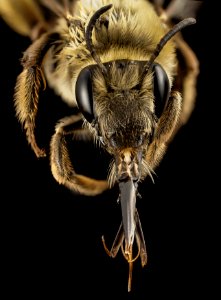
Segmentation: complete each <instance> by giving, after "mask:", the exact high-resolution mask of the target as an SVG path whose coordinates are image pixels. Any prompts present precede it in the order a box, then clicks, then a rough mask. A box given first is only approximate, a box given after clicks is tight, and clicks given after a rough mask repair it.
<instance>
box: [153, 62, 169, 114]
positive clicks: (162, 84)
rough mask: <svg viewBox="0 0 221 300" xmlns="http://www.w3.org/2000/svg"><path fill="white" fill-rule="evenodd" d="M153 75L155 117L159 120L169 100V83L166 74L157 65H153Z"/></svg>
mask: <svg viewBox="0 0 221 300" xmlns="http://www.w3.org/2000/svg"><path fill="white" fill-rule="evenodd" d="M153 74H154V75H153V76H154V79H153V85H154V102H155V115H156V116H157V118H160V117H161V115H162V113H163V110H164V108H165V106H166V104H167V101H168V98H169V93H170V83H169V79H168V77H167V74H166V72H165V71H164V69H163V68H162V67H161V66H160V65H159V64H154V66H153Z"/></svg>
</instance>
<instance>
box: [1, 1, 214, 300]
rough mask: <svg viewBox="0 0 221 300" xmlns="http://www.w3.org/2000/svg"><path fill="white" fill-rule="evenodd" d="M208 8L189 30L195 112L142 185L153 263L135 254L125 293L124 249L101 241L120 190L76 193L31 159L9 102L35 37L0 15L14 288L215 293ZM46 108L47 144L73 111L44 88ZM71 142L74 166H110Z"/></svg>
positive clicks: (4, 211) (99, 293)
mask: <svg viewBox="0 0 221 300" xmlns="http://www.w3.org/2000/svg"><path fill="white" fill-rule="evenodd" d="M212 12H213V11H212V3H211V2H210V4H208V3H207V2H205V1H204V5H203V6H202V7H201V9H200V11H199V13H198V22H197V24H196V25H195V26H191V28H186V29H185V30H184V31H183V34H184V36H185V38H186V40H187V41H188V42H189V43H190V45H191V46H192V48H193V49H194V51H195V52H196V54H197V56H198V58H199V60H200V63H201V65H200V70H201V71H200V76H199V81H198V96H197V104H196V109H195V111H194V113H193V114H192V116H191V119H190V121H189V123H188V124H187V125H186V126H185V127H183V128H182V129H181V130H180V131H179V133H178V134H177V136H176V138H175V140H174V141H173V143H172V144H171V145H170V147H169V149H168V151H167V154H166V156H165V158H164V159H163V161H162V163H161V165H160V167H159V168H158V169H157V170H156V173H157V176H155V184H153V183H152V182H151V180H150V179H147V180H145V182H143V184H142V185H141V186H140V193H141V195H142V199H141V200H138V210H139V213H140V218H141V222H142V225H143V231H144V235H145V239H146V244H147V249H148V255H149V261H148V265H147V267H145V268H143V269H142V268H141V266H140V263H139V260H138V261H137V262H136V263H135V266H134V272H133V288H132V292H131V293H129V294H128V293H127V276H128V266H127V263H126V261H125V260H124V259H123V257H122V255H121V253H119V255H118V256H117V258H115V259H114V260H113V259H111V258H109V257H108V256H107V255H106V253H105V252H104V250H103V246H102V243H101V236H102V235H105V237H106V241H107V244H108V245H111V243H112V241H113V239H114V237H115V234H116V231H117V229H118V226H119V223H120V219H121V215H120V206H119V205H118V204H117V203H116V200H117V196H118V193H117V190H115V189H114V190H112V191H108V192H106V193H104V194H103V195H101V196H98V197H83V196H77V195H73V194H72V193H71V192H70V191H68V190H67V189H65V188H64V187H63V186H60V185H59V184H57V182H55V180H54V178H53V176H52V174H51V171H50V165H49V160H48V158H46V159H43V160H38V159H37V158H36V157H35V155H34V153H33V152H32V151H31V149H30V147H29V146H28V144H27V142H26V139H25V133H24V132H23V131H22V130H21V126H20V124H19V123H18V121H17V119H16V117H15V112H14V107H13V100H12V99H13V89H14V85H15V80H16V76H17V75H18V74H19V72H20V71H21V66H20V62H19V60H20V58H21V57H22V52H23V51H24V50H25V49H26V48H27V47H28V45H29V40H28V39H26V38H24V37H21V36H19V35H18V34H16V33H14V32H13V31H11V30H10V29H9V28H8V27H7V26H6V25H5V24H4V22H3V21H2V20H0V34H1V46H0V54H1V68H0V122H1V126H0V130H1V133H0V136H1V146H0V150H1V156H0V157H1V175H2V176H1V182H0V187H1V207H2V208H1V215H2V225H1V244H2V246H1V248H2V249H3V250H4V251H3V253H4V254H3V255H2V262H3V264H4V266H5V268H3V269H2V270H3V277H4V279H5V286H6V289H7V293H8V295H11V294H12V293H13V294H14V293H15V294H16V295H17V296H19V295H20V296H24V297H28V298H29V299H32V297H34V296H38V297H39V299H40V297H48V298H49V297H50V298H53V297H57V298H59V299H73V298H79V299H86V298H87V297H88V298H89V297H90V298H91V297H92V298H94V297H96V299H103V298H113V299H114V298H115V299H116V298H117V299H118V298H119V299H120V298H121V299H122V298H125V299H159V298H160V297H161V298H164V297H169V298H170V299H171V298H173V299H180V298H181V297H189V296H193V297H195V298H197V297H199V296H200V295H201V296H202V295H205V293H207V292H208V293H212V292H213V291H214V288H215V286H216V283H215V281H213V280H212V282H210V278H211V272H212V271H211V270H212V266H213V264H214V261H213V259H214V251H215V250H214V249H215V245H214V240H216V238H215V237H214V229H215V227H216V217H215V214H214V211H215V210H216V208H215V203H216V201H217V199H218V198H219V196H215V187H216V176H215V175H214V174H213V168H212V166H213V165H214V164H215V162H216V163H217V161H218V151H217V150H216V149H217V147H216V145H215V142H214V141H215V139H214V137H215V136H217V134H216V127H215V120H216V109H214V107H216V105H215V101H217V99H216V97H215V93H216V90H215V89H214V76H215V75H214V73H213V70H212V66H214V64H211V61H213V60H214V55H216V54H214V51H213V47H212V46H211V32H213V29H214V27H213V25H212V19H213V18H212ZM217 109H218V108H217ZM40 113H41V119H39V120H38V126H39V128H38V140H39V143H40V144H41V145H42V146H44V147H46V149H47V150H48V144H49V140H50V137H51V135H52V134H53V131H54V125H55V123H56V122H57V120H58V119H59V118H61V117H63V116H66V115H70V114H71V113H72V111H71V110H70V108H68V107H66V105H65V104H63V103H62V102H61V101H60V99H59V98H58V97H56V96H55V95H54V94H53V92H52V91H50V90H49V89H48V90H47V91H45V92H43V93H41V98H40ZM39 115H40V114H39ZM74 147H75V148H74V151H75V152H76V155H75V164H76V168H81V169H82V170H83V171H84V172H87V173H89V174H91V175H92V174H96V176H97V177H99V176H101V175H102V172H103V171H102V172H101V173H100V172H99V171H98V169H99V168H100V167H101V166H102V165H103V164H104V166H106V165H107V164H106V163H104V162H103V158H104V156H105V155H104V154H103V153H102V151H101V150H99V149H97V148H94V147H92V146H90V145H89V144H87V143H86V144H83V143H80V144H77V145H76V144H75V145H74ZM105 168H106V167H105ZM105 168H104V170H105ZM101 169H102V167H101ZM77 294H79V295H80V296H77ZM67 295H69V296H67ZM211 299H212V298H211Z"/></svg>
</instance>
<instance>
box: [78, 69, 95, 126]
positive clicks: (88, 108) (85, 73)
mask: <svg viewBox="0 0 221 300" xmlns="http://www.w3.org/2000/svg"><path fill="white" fill-rule="evenodd" d="M75 96H76V101H77V104H78V108H79V110H80V111H81V113H82V114H83V116H84V117H85V119H86V120H87V121H88V122H89V123H91V122H92V121H93V120H94V101H93V88H92V73H91V70H90V68H88V67H87V68H85V69H83V70H82V71H81V72H80V74H79V76H78V78H77V82H76V87H75Z"/></svg>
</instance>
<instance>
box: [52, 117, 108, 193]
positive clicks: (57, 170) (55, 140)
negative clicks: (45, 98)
mask: <svg viewBox="0 0 221 300" xmlns="http://www.w3.org/2000/svg"><path fill="white" fill-rule="evenodd" d="M81 122H82V119H81V117H80V116H71V117H67V118H64V119H62V120H60V122H59V123H58V125H57V126H56V130H55V134H54V135H53V137H52V140H51V155H50V159H51V170H52V174H53V176H54V178H55V179H56V180H57V181H58V182H59V183H60V184H63V185H64V186H66V187H68V188H69V189H70V190H72V191H74V192H77V193H81V194H84V195H88V196H94V195H97V194H100V193H102V192H103V191H105V190H106V189H108V187H109V185H108V182H107V180H96V179H92V178H90V177H87V176H84V175H80V174H77V173H76V172H75V171H74V168H73V166H72V163H71V160H70V156H69V153H68V148H67V141H66V137H67V135H70V134H71V135H73V137H74V138H77V137H78V138H79V137H81V138H88V137H90V133H89V131H88V130H87V129H83V128H82V126H81V125H82V124H81ZM79 125H80V126H79Z"/></svg>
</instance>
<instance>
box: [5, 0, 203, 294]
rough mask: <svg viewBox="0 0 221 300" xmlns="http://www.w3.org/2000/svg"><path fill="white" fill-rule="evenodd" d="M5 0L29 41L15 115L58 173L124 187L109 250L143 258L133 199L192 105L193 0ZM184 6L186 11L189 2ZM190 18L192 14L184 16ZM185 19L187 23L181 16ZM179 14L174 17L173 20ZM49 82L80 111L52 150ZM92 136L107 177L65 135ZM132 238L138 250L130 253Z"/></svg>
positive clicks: (60, 126)
mask: <svg viewBox="0 0 221 300" xmlns="http://www.w3.org/2000/svg"><path fill="white" fill-rule="evenodd" d="M163 4H164V1H160V0H158V1H157V0H154V1H145V0H127V1H126V0H122V1H116V0H110V1H109V0H97V1H83V0H82V1H74V0H73V1H68V0H66V1H65V0H63V1H56V0H51V1H50V0H38V1H36V0H35V1H34V0H20V1H13V0H1V2H0V15H1V16H2V18H3V19H4V20H5V21H6V23H7V24H8V25H9V26H10V27H11V28H13V29H14V30H15V31H16V32H18V33H19V34H21V35H24V36H28V37H29V38H30V40H31V44H30V46H29V47H28V49H27V50H26V51H25V52H24V55H23V58H22V60H21V63H22V66H23V71H22V72H21V74H20V75H19V76H18V78H17V82H16V86H15V96H14V103H15V110H16V115H17V118H18V120H19V122H20V123H21V125H22V127H23V128H24V129H25V132H26V138H27V141H28V143H29V144H30V146H31V148H32V150H33V151H34V153H35V154H36V156H37V157H38V158H40V157H45V156H46V155H47V154H49V157H50V166H51V172H52V174H53V176H54V178H55V180H56V181H57V182H58V183H59V184H62V185H64V186H65V187H67V188H68V189H70V190H72V191H74V192H76V193H80V194H84V195H88V196H96V195H98V194H100V193H102V192H104V191H105V190H107V189H109V188H112V187H113V186H114V185H118V186H119V199H118V201H119V202H120V204H121V211H122V223H121V225H120V228H119V230H118V232H117V235H116V238H115V240H114V242H113V245H112V247H111V249H110V250H109V249H108V247H107V246H106V243H105V240H104V237H102V241H103V245H104V249H105V251H106V252H107V254H108V255H109V256H110V257H113V258H114V257H116V255H117V253H118V252H119V250H120V249H121V251H122V253H123V256H124V257H125V259H126V261H127V262H128V264H129V277H128V291H130V290H131V285H132V268H133V263H134V261H136V259H137V258H139V257H140V259H141V265H142V266H145V265H146V264H147V250H146V245H145V239H144V234H143V231H142V226H141V222H140V219H139V214H138V211H137V208H136V199H137V197H138V196H139V193H138V185H139V184H140V183H141V182H142V181H143V180H144V179H145V178H146V177H147V176H149V177H150V178H151V179H152V180H153V174H155V173H154V172H155V171H154V170H155V169H156V167H157V166H158V165H159V163H160V161H161V160H162V158H163V156H164V154H165V153H166V150H167V147H168V145H169V143H170V142H171V140H172V139H173V137H174V136H175V134H176V132H177V131H178V130H179V128H180V127H181V126H182V125H184V124H185V123H186V122H187V121H188V119H189V117H190V115H191V112H192V111H193V109H194V103H195V98H196V83H197V76H198V73H199V62H198V59H197V57H196V55H195V53H194V52H193V50H192V49H191V48H190V46H189V45H188V44H187V43H186V42H185V40H184V39H183V37H182V35H181V33H180V31H181V30H182V29H184V28H185V27H187V26H190V25H193V24H195V22H196V20H195V18H194V17H193V12H194V11H195V10H196V9H195V8H196V3H195V1H191V0H186V1H184V0H183V1H179V0H174V1H170V3H169V5H168V6H166V7H165V5H163ZM187 8H188V9H187ZM187 12H188V14H190V16H189V17H188V16H186V14H187ZM179 18H182V20H181V21H178V19H179ZM174 20H177V22H174ZM46 85H48V86H49V87H50V88H51V89H53V90H54V91H55V92H56V94H57V95H58V96H60V98H61V99H62V100H63V101H64V102H65V103H66V104H67V105H69V106H70V107H77V108H78V113H77V114H75V115H71V116H67V117H64V118H62V119H61V120H58V123H57V124H56V126H55V132H54V134H53V136H52V137H51V142H50V153H46V151H45V150H44V149H41V148H40V147H39V145H38V142H37V139H36V134H35V129H36V128H35V127H36V116H37V113H38V101H39V92H40V90H41V89H43V88H46ZM70 136H71V137H73V138H75V139H79V138H81V139H84V138H88V139H91V140H92V141H95V142H96V143H99V145H100V146H101V147H102V148H103V149H105V151H107V153H109V154H110V155H111V156H112V158H113V162H112V163H111V166H110V172H109V176H108V178H107V179H105V180H96V179H93V178H90V177H87V176H84V175H82V174H78V173H76V172H75V170H74V167H73V163H72V160H71V158H70V153H69V148H68V144H67V138H68V137H70ZM134 243H136V248H137V250H138V253H137V254H136V255H134V253H133V252H134V251H133V250H134Z"/></svg>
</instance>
